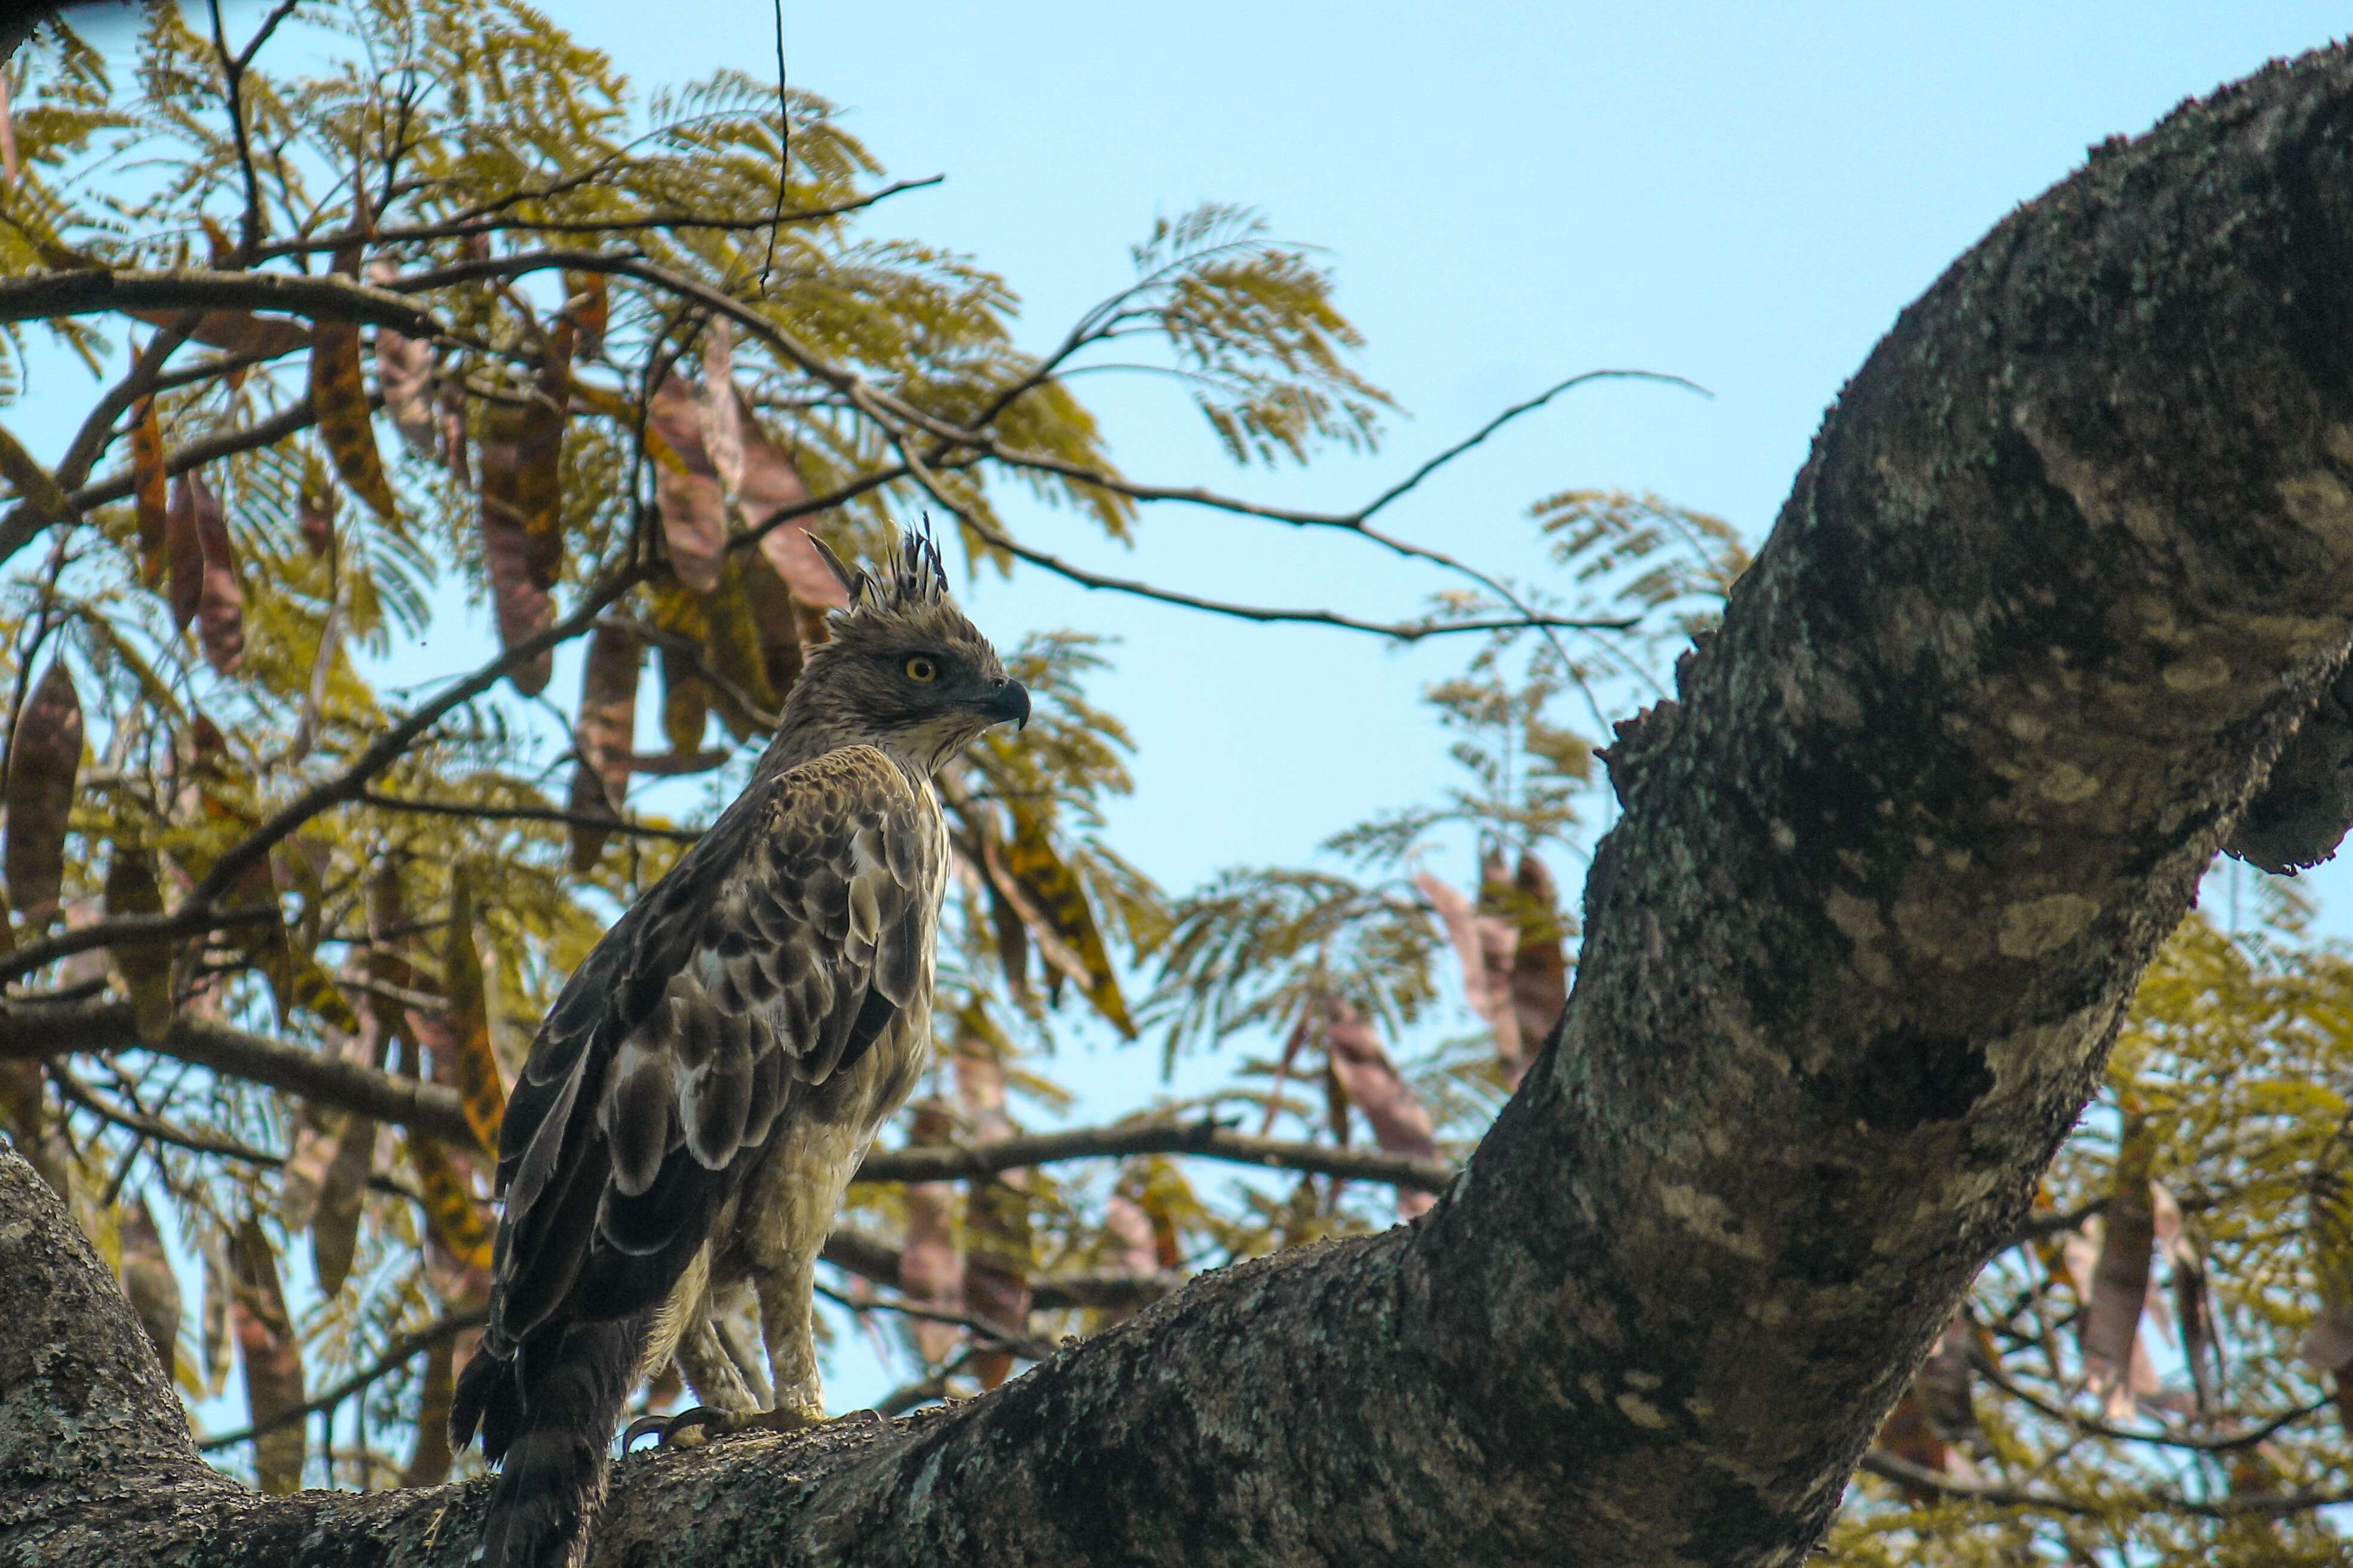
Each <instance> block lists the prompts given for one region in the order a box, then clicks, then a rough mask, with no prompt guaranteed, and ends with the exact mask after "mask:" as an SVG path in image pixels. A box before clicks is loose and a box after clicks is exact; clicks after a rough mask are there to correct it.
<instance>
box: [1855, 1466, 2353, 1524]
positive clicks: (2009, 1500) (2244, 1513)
mask: <svg viewBox="0 0 2353 1568" xmlns="http://www.w3.org/2000/svg"><path fill="white" fill-rule="evenodd" d="M1862 1468H1864V1469H1866V1470H1869V1471H1870V1472H1871V1473H1872V1474H1873V1475H1874V1476H1878V1477H1881V1478H1882V1479H1886V1480H1891V1481H1894V1482H1895V1483H1896V1484H1897V1485H1898V1486H1901V1487H1905V1488H1907V1489H1910V1490H1913V1491H1915V1492H1920V1493H1925V1494H1926V1495H1928V1496H1930V1497H1938V1498H1947V1499H1950V1500H1954V1501H1957V1502H1982V1503H1990V1504H1992V1505H1994V1506H1995V1507H1997V1508H2017V1509H2025V1510H2029V1511H2031V1512H2035V1513H2056V1514H2069V1515H2084V1514H2128V1513H2188V1514H2195V1515H2197V1516H2199V1517H2200V1518H2201V1519H2276V1518H2280V1517H2282V1516H2284V1515H2287V1514H2292V1513H2310V1512H2311V1511H2313V1510H2316V1509H2323V1508H2336V1507H2338V1506H2340V1505H2342V1504H2344V1503H2348V1502H2353V1490H2340V1491H2311V1492H2245V1493H2242V1494H2240V1495H2238V1496H2235V1497H2225V1498H2216V1499H2212V1500H2206V1499H2199V1498H2186V1497H2182V1496H2179V1495H2178V1494H2176V1493H2173V1492H2167V1491H2155V1490H2152V1491H2147V1492H2141V1493H2137V1494H2134V1493H2126V1494H2124V1495H2105V1496H2102V1497H2099V1498H2071V1497H2063V1496H2061V1495H2059V1494H2057V1493H2055V1492H2044V1491H2036V1490H2034V1489H2031V1488H2029V1487H2019V1486H2011V1485H2010V1484H2008V1483H2006V1482H2000V1481H1960V1480H1955V1479H1953V1478H1952V1477H1950V1476H1947V1475H1943V1474H1940V1473H1939V1472H1937V1471H1936V1470H1931V1469H1927V1468H1924V1467H1922V1466H1919V1465H1915V1464H1913V1463H1911V1462H1910V1461H1909V1460H1906V1459H1899V1458H1896V1457H1895V1456H1894V1455H1893V1454H1890V1453H1886V1452H1884V1451H1883V1450H1881V1449H1877V1448H1874V1449H1873V1450H1872V1451H1871V1452H1870V1453H1868V1454H1865V1455H1864V1456H1863V1457H1862Z"/></svg>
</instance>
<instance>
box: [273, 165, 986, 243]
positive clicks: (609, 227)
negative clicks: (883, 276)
mask: <svg viewBox="0 0 2353 1568" xmlns="http://www.w3.org/2000/svg"><path fill="white" fill-rule="evenodd" d="M945 178H946V176H945V175H944V174H933V175H930V176H928V177H927V178H924V179H921V180H893V181H892V183H891V184H887V185H884V186H882V187H881V188H880V189H878V190H873V191H870V192H868V193H867V194H866V195H862V196H854V197H851V198H850V199H849V200H847V201H839V202H833V203H830V204H828V205H825V206H821V207H801V208H797V209H796V210H794V211H792V212H780V213H777V214H775V215H774V216H763V217H731V216H724V215H722V214H719V213H696V212H651V213H631V214H619V215H616V216H612V217H601V218H551V217H533V218H519V217H518V218H500V217H490V216H482V217H471V218H459V219H453V220H451V221H450V222H448V223H429V224H415V225H411V226H406V227H385V228H379V229H377V230H376V231H375V243H376V244H378V245H385V246H390V245H409V244H422V243H424V242H426V241H428V240H436V239H460V238H464V237H468V236H470V235H477V234H505V233H512V232H521V233H529V234H590V235H595V234H627V233H631V232H634V231H637V230H640V229H681V228H701V229H712V230H718V231H722V232H728V233H738V232H744V231H748V230H752V229H761V228H767V227H770V226H775V225H778V224H793V223H822V222H825V221H826V220H828V219H830V218H837V217H843V216H848V215H849V214H850V213H854V212H859V211H861V210H863V209H865V208H867V207H871V206H872V205H875V204H876V203H878V202H881V201H885V200H887V199H889V198H890V197H892V196H895V195H900V194H902V192H906V191H915V190H922V189H923V188H924V187H925V186H927V185H936V184H939V183H940V182H941V181H942V180H944V179H945ZM343 243H345V241H344V239H343V237H341V236H327V237H317V238H309V237H306V238H302V239H286V240H279V241H277V242H276V243H274V244H270V245H266V246H264V247H262V250H261V259H264V260H271V259H275V258H279V257H281V256H294V255H304V254H311V253H315V252H322V251H330V250H332V249H334V248H335V247H337V246H338V245H341V244H343Z"/></svg>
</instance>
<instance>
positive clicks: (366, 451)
mask: <svg viewBox="0 0 2353 1568" xmlns="http://www.w3.org/2000/svg"><path fill="white" fill-rule="evenodd" d="M311 408H312V409H313V410H314V411H315V412H316V413H317V414H318V416H319V434H320V435H321V436H322V437H325V439H326V443H327V454H328V456H330V457H332V458H334V460H335V471H336V472H337V473H339V474H341V475H342V476H343V483H345V484H347V485H349V486H351V488H352V493H353V494H354V495H356V496H358V497H359V498H360V500H364V501H365V502H367V503H368V507H369V509H370V510H373V511H374V512H375V514H376V515H377V516H378V517H384V518H389V517H391V516H392V515H393V512H394V510H395V502H394V500H393V495H392V485H391V483H390V482H389V481H388V480H386V479H385V477H384V460H383V459H382V458H379V457H378V456H377V455H376V449H375V419H374V418H373V417H372V416H370V414H369V412H368V395H367V388H366V387H365V386H364V385H362V384H361V383H360V329H359V326H358V323H356V322H353V321H321V322H320V323H319V328H318V337H317V339H316V340H315V341H314V342H312V343H311Z"/></svg>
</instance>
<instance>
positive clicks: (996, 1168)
mask: <svg viewBox="0 0 2353 1568" xmlns="http://www.w3.org/2000/svg"><path fill="white" fill-rule="evenodd" d="M1129 1154H1198V1155H1205V1156H1207V1157H1208V1158H1211V1159H1217V1160H1230V1161H1234V1162H1236V1163H1241V1164H1246V1165H1266V1166H1270V1167H1273V1168H1276V1169H1281V1170H1286V1171H1312V1172H1314V1173H1316V1174H1318V1175H1331V1176H1345V1177H1347V1178H1349V1179H1351V1180H1355V1181H1367V1182H1382V1183H1387V1184H1389V1185H1391V1186H1399V1187H1408V1188H1411V1189H1413V1190H1415V1191H1419V1192H1431V1193H1434V1192H1441V1191H1443V1190H1444V1189H1445V1187H1446V1185H1447V1184H1449V1183H1451V1181H1453V1179H1454V1167H1453V1166H1451V1165H1450V1164H1448V1163H1446V1162H1445V1161H1443V1160H1425V1159H1421V1158H1419V1157H1418V1156H1415V1155H1411V1154H1391V1153H1388V1152H1384V1151H1382V1150H1377V1149H1343V1148H1341V1147H1339V1146H1338V1145H1336V1144H1330V1143H1301V1142H1291V1141H1289V1140H1286V1139H1281V1138H1260V1137H1255V1136H1253V1135H1251V1134H1250V1133H1246V1132H1236V1131H1232V1130H1231V1129H1230V1128H1226V1127H1221V1126H1219V1125H1218V1124H1217V1123H1216V1122H1213V1121H1190V1122H1170V1121H1163V1122H1143V1123H1138V1124H1117V1123H1115V1124H1113V1125H1112V1126H1108V1127H1081V1128H1075V1129H1073V1130H1071V1131H1067V1132H1040V1133H1033V1134H1029V1135H1027V1136H1023V1137H1018V1138H996V1139H991V1140H989V1141H988V1142H985V1143H976V1144H971V1145H968V1146H965V1147H961V1148H956V1147H947V1146H939V1147H933V1148H912V1149H889V1150H876V1151H875V1152H872V1153H870V1154H868V1155H867V1156H866V1161H865V1163H863V1164H861V1165H860V1166H859V1168H858V1173H857V1174H856V1175H855V1176H854V1177H852V1178H851V1179H852V1180H854V1181H860V1182H949V1181H957V1180H961V1179H964V1178H967V1177H974V1176H993V1175H995V1174H997V1173H998V1172H1000V1171H1012V1170H1018V1169H1019V1168H1021V1167H1022V1166H1024V1165H1042V1164H1048V1163H1054V1162H1058V1161H1062V1160H1092V1159H1116V1158H1120V1157H1124V1156H1125V1155H1129Z"/></svg>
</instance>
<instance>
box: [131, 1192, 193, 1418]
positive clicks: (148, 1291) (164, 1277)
mask: <svg viewBox="0 0 2353 1568" xmlns="http://www.w3.org/2000/svg"><path fill="white" fill-rule="evenodd" d="M122 1293H123V1294H124V1295H125V1296H128V1297H129V1298H131V1311H132V1316H134V1317H136V1318H137V1319H138V1320H139V1326H140V1327H141V1328H142V1329H143V1330H145V1331H146V1332H147V1342H148V1343H150V1344H152V1345H153V1346H154V1347H155V1357H156V1359H157V1360H158V1361H160V1362H162V1363H164V1376H165V1377H167V1378H170V1379H172V1380H173V1381H174V1382H177V1381H178V1379H179V1363H180V1277H179V1276H178V1275H176V1274H174V1273H173V1272H172V1260H171V1259H170V1258H168V1257H166V1256H165V1255H164V1237H163V1235H162V1233H161V1232H159V1231H158V1230H157V1229H156V1228H155V1215H154V1214H153V1212H152V1211H151V1210H150V1209H149V1208H148V1207H147V1199H146V1195H145V1194H140V1195H139V1196H137V1197H134V1198H132V1200H131V1202H130V1203H129V1204H127V1205H124V1206H123V1210H122Z"/></svg>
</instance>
